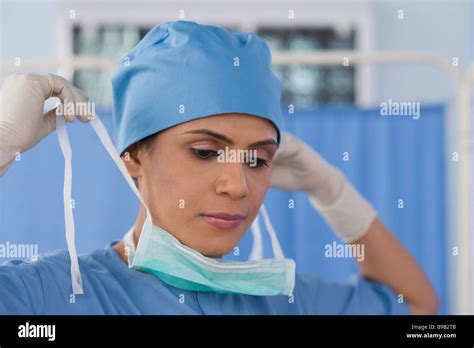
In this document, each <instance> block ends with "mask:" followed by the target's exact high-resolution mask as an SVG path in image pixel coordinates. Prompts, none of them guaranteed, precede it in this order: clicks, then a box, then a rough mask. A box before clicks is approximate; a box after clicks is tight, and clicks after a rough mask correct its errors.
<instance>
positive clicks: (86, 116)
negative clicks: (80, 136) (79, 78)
mask: <svg viewBox="0 0 474 348" xmlns="http://www.w3.org/2000/svg"><path fill="white" fill-rule="evenodd" d="M70 89H71V94H72V95H73V98H74V103H75V104H74V105H76V106H77V107H76V117H77V118H78V119H79V120H80V121H81V122H84V123H87V122H89V121H90V120H91V119H92V117H93V116H94V115H93V113H92V109H91V108H90V107H89V106H90V104H89V96H88V95H87V94H86V93H85V92H84V91H82V90H81V89H79V88H76V87H74V86H72V85H71V86H70Z"/></svg>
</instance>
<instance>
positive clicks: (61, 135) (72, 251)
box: [56, 115, 84, 295]
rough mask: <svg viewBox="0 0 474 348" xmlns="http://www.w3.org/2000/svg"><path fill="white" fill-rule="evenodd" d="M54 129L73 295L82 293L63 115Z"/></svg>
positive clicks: (67, 143)
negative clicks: (60, 161) (60, 162)
mask: <svg viewBox="0 0 474 348" xmlns="http://www.w3.org/2000/svg"><path fill="white" fill-rule="evenodd" d="M56 129H57V132H58V141H59V146H60V147H61V151H62V153H63V156H64V188H63V199H64V220H65V224H66V241H67V248H68V251H69V258H70V259H71V284H72V292H73V294H74V295H82V294H84V289H83V287H82V277H81V270H80V269H79V260H78V258H77V250H76V244H75V240H74V238H75V229H74V215H73V213H72V199H71V191H72V151H71V144H70V143H69V137H68V134H67V130H66V121H65V120H64V118H63V116H60V115H58V116H57V117H56Z"/></svg>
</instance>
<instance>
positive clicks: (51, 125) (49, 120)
mask: <svg viewBox="0 0 474 348" xmlns="http://www.w3.org/2000/svg"><path fill="white" fill-rule="evenodd" d="M55 129H56V108H54V109H52V110H49V111H48V112H46V113H45V114H44V115H43V122H41V124H40V126H39V128H38V139H43V138H44V137H46V136H47V135H48V134H49V133H51V132H52V131H53V130H55Z"/></svg>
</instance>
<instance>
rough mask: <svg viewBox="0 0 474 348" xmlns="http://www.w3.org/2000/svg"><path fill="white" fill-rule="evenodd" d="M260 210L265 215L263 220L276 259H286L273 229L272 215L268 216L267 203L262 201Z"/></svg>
mask: <svg viewBox="0 0 474 348" xmlns="http://www.w3.org/2000/svg"><path fill="white" fill-rule="evenodd" d="M260 210H261V212H262V215H263V221H264V222H265V227H266V229H267V233H268V235H269V236H270V239H271V241H272V249H273V256H274V257H275V259H284V258H285V255H284V254H283V250H282V249H281V246H280V242H279V241H278V237H277V235H276V233H275V230H274V229H273V226H272V223H271V222H270V217H269V216H268V213H267V208H265V204H263V203H262V207H261V208H260Z"/></svg>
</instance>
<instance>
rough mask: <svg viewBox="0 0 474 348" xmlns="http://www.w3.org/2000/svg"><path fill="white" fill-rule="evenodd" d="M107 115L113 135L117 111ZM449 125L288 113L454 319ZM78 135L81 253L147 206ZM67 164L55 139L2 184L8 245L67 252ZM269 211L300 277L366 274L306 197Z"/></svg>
mask: <svg viewBox="0 0 474 348" xmlns="http://www.w3.org/2000/svg"><path fill="white" fill-rule="evenodd" d="M98 113H99V115H100V116H102V119H103V121H104V123H105V124H106V127H108V128H109V129H111V115H110V112H107V111H102V112H100V111H98ZM443 118H444V109H443V107H442V106H430V107H424V108H423V107H422V109H421V117H420V119H418V120H413V119H412V118H408V117H390V118H386V117H381V116H380V114H379V108H376V109H358V108H355V107H317V108H308V109H300V110H296V111H295V113H293V114H285V117H284V128H285V129H286V130H288V131H290V132H292V133H294V134H296V135H297V136H298V137H300V138H301V139H303V140H304V141H305V142H307V143H308V144H310V145H311V146H313V147H314V148H315V149H317V150H318V152H319V153H320V154H321V155H322V156H323V157H325V158H326V159H327V160H328V161H329V162H331V163H332V164H333V165H335V166H336V167H338V168H339V169H340V170H341V171H342V172H343V173H344V174H345V175H346V176H347V178H348V179H349V180H350V181H351V182H352V183H353V184H354V186H356V187H357V188H358V189H359V191H360V192H361V193H362V194H363V195H364V196H365V197H366V198H367V199H368V200H369V201H370V202H372V204H373V205H374V206H375V207H376V209H377V210H378V212H379V218H380V219H381V220H382V221H383V222H384V223H385V224H386V225H387V226H388V228H389V229H390V230H391V231H392V232H393V233H394V234H395V235H396V236H397V237H398V238H399V239H400V241H401V242H402V243H403V245H404V246H405V247H406V248H408V250H409V251H410V252H411V253H412V254H413V255H414V257H415V258H416V259H417V261H418V262H419V263H420V264H421V266H422V267H423V269H424V270H425V272H426V273H427V275H428V277H429V278H430V280H431V281H432V282H433V284H434V286H435V288H436V291H437V293H438V295H439V296H440V298H441V300H442V312H443V313H444V312H445V309H446V308H445V305H446V279H445V276H446V270H445V258H446V255H447V253H446V252H445V251H446V250H447V249H446V245H445V231H446V226H445V164H444V135H443V132H444V130H443V123H444V120H443ZM68 130H69V134H70V137H71V146H72V149H73V199H74V200H75V209H74V214H75V215H74V217H75V223H76V241H77V247H78V250H79V252H85V251H89V250H94V249H97V248H101V247H103V246H104V245H105V244H107V243H109V242H110V241H113V240H118V239H120V238H121V237H122V235H123V234H124V233H125V232H126V230H127V229H128V228H129V227H130V226H131V225H132V224H133V222H134V219H135V216H136V214H137V210H138V201H137V199H136V198H135V196H134V195H133V193H132V192H131V190H130V189H129V188H128V186H127V184H126V183H125V180H124V179H123V178H122V176H121V174H120V172H119V171H118V169H117V168H116V167H115V165H114V164H113V162H112V160H111V159H110V158H109V157H108V155H107V153H106V151H105V149H104V148H103V147H102V145H101V144H100V142H99V140H98V138H97V137H96V135H95V133H94V132H93V131H92V129H91V127H89V126H85V125H83V124H81V123H79V122H74V123H72V124H69V125H68ZM344 153H347V154H348V155H349V160H348V161H345V160H344V157H343V156H344ZM63 166H64V162H63V158H62V155H61V151H60V148H59V145H58V142H57V138H56V133H53V134H51V135H49V136H48V137H47V138H46V139H45V140H44V141H43V142H42V143H41V144H40V145H39V146H37V147H36V148H34V149H33V150H31V151H29V152H27V153H25V154H22V157H21V159H20V161H17V162H16V163H14V164H13V165H12V167H11V168H10V170H9V171H8V173H7V174H6V176H4V177H3V178H2V179H0V243H5V242H6V241H9V242H10V243H21V244H38V249H39V252H40V253H43V252H47V251H51V250H55V249H65V248H66V242H65V237H64V211H63V203H62V186H63V184H62V183H63V175H64V174H63V173H64V168H63ZM400 199H401V200H403V208H400V207H399V200H400ZM289 200H293V201H294V208H290V207H289ZM265 204H266V206H267V209H268V212H269V215H270V218H271V219H272V222H273V225H274V226H275V229H276V232H277V234H278V236H279V238H280V242H281V243H282V247H283V250H284V252H285V256H287V257H291V258H293V259H295V261H296V263H297V269H298V271H300V272H311V273H315V274H317V275H318V276H320V277H321V278H322V279H326V280H329V281H347V279H348V277H349V276H351V275H352V274H354V273H357V271H358V269H357V265H356V263H355V261H353V260H351V259H343V258H326V257H325V256H324V246H325V245H326V244H332V243H333V241H338V240H337V239H336V237H335V235H334V233H333V232H332V231H331V230H330V228H329V227H328V226H327V225H326V224H325V222H324V221H323V220H322V218H321V217H320V216H319V214H318V213H316V212H315V211H314V210H313V208H312V207H311V206H310V204H309V202H308V200H307V196H306V195H305V194H303V193H289V192H284V191H280V190H275V189H271V190H269V193H268V195H267V197H266V199H265ZM262 229H263V226H262ZM264 241H265V256H266V257H271V256H272V254H271V248H270V243H269V239H268V238H267V236H266V234H265V233H264ZM338 242H339V241H338ZM251 243H252V236H251V233H247V235H246V236H245V237H244V238H243V239H242V241H241V243H240V244H239V249H240V255H239V256H234V255H230V256H229V257H230V258H239V259H243V260H245V259H246V258H247V256H248V254H249V252H250V246H251ZM381 247H382V248H383V246H381Z"/></svg>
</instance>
